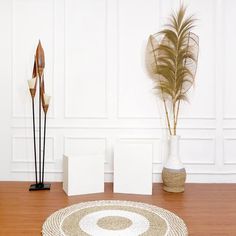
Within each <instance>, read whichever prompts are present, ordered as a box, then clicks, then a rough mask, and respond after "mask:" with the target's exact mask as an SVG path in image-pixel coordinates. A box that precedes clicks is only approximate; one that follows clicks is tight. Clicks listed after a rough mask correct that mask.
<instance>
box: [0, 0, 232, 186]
mask: <svg viewBox="0 0 236 236" xmlns="http://www.w3.org/2000/svg"><path fill="white" fill-rule="evenodd" d="M179 3H180V1H179V0H160V1H156V0H140V1H135V0H129V1H125V0H114V1H109V0H101V1H93V0H49V1H48V0H41V1H29V0H19V1H18V0H12V1H7V0H5V1H2V2H1V3H0V11H1V9H5V10H4V14H0V18H1V21H0V24H1V22H5V23H4V25H5V24H6V22H7V24H6V25H7V28H6V27H5V28H4V25H2V28H3V29H4V32H5V33H4V35H3V37H2V45H4V46H2V47H3V48H2V51H3V55H4V57H2V58H3V59H2V61H1V59H0V61H1V64H2V65H3V67H4V70H3V71H5V72H4V73H3V74H1V77H2V79H3V80H2V82H1V83H2V88H5V87H6V88H10V89H7V90H6V91H3V97H4V98H6V100H5V101H3V106H4V107H3V108H4V110H5V111H7V107H8V106H10V107H11V114H10V113H9V114H8V113H7V112H4V114H5V113H6V115H5V117H3V116H2V117H0V121H1V122H0V128H1V130H6V127H5V125H6V124H7V126H9V129H8V130H7V131H4V132H3V133H2V139H3V140H7V141H5V143H4V148H3V150H5V151H4V152H5V153H8V155H7V156H6V157H4V159H3V160H2V161H1V165H0V166H2V165H4V167H2V169H1V171H0V180H2V179H4V180H33V179H34V175H33V172H34V168H33V167H34V166H33V164H34V163H33V153H32V159H31V160H28V158H27V157H26V156H23V155H24V153H25V152H31V151H30V148H32V146H30V145H31V144H30V143H31V141H30V140H31V138H32V137H31V136H32V120H31V103H30V102H31V101H30V95H29V93H28V87H27V79H29V78H28V77H29V76H31V70H32V68H31V67H32V65H31V64H30V63H32V59H33V58H32V56H33V53H34V50H35V46H36V44H37V40H38V38H39V35H40V38H42V40H43V46H44V49H45V55H46V67H47V76H46V78H45V82H46V89H48V90H49V92H50V93H51V94H52V96H53V98H52V106H51V107H50V114H49V119H48V121H47V128H48V129H47V132H48V136H47V141H48V142H47V144H48V145H49V149H53V150H51V151H50V150H49V149H48V151H50V152H52V154H51V155H52V156H53V158H51V159H50V158H49V159H48V160H47V165H46V169H45V171H46V175H45V177H46V180H49V181H60V180H62V178H61V177H62V157H63V154H64V153H65V152H71V154H72V153H73V152H74V154H76V153H77V154H78V155H80V154H81V155H82V154H88V153H94V154H95V153H96V154H99V153H100V154H102V155H104V157H105V163H104V164H105V180H106V181H113V147H114V145H115V143H116V142H117V140H120V141H122V142H123V141H124V142H134V143H150V144H151V145H152V148H153V180H154V182H160V181H161V174H160V173H161V169H162V166H163V163H164V162H165V160H166V156H167V146H166V143H165V140H164V139H165V135H166V128H165V117H164V115H163V113H161V111H162V104H161V102H160V101H159V102H158V99H157V98H156V97H155V96H154V95H153V90H152V88H153V84H152V81H151V80H150V79H149V78H148V76H147V75H146V72H145V66H144V63H143V61H144V50H145V45H146V40H147V38H148V36H149V35H150V34H152V33H155V32H157V31H159V30H160V29H161V28H162V26H163V24H165V23H166V20H167V17H168V15H169V13H171V11H172V10H176V9H177V8H178V6H179ZM184 3H185V4H186V5H188V9H187V12H188V13H189V14H191V13H194V14H195V15H196V18H198V19H199V20H198V21H197V22H196V24H197V27H196V33H197V34H198V35H199V36H200V54H199V64H198V73H197V77H196V85H195V88H194V89H193V90H192V91H191V92H190V94H189V96H190V98H189V100H190V104H187V103H186V104H184V105H183V106H181V114H180V119H179V123H178V134H179V135H180V136H181V137H182V140H181V143H180V145H181V147H182V149H181V155H182V159H183V162H184V164H185V167H186V169H187V172H188V178H187V181H188V182H209V183H214V182H236V171H235V165H236V161H235V158H234V157H235V156H236V151H234V150H235V148H234V147H235V145H236V103H235V101H236V97H235V96H236V93H235V92H234V88H235V86H236V82H235V81H236V80H235V79H234V73H233V72H232V70H230V68H235V66H236V62H235V60H234V56H233V55H235V53H236V46H235V43H234V42H235V41H236V30H235V27H234V23H233V22H234V18H235V17H234V15H235V12H234V9H235V7H236V1H234V0H224V1H223V0H217V1H215V0H198V1H194V0H185V2H184ZM21 9H22V10H21ZM35 9H41V10H43V22H42V28H40V27H41V26H40V25H41V23H40V18H36V19H34V15H33V13H34V11H35ZM5 12H6V13H5ZM36 13H37V12H36ZM37 14H38V13H37ZM37 14H36V15H37ZM40 14H41V13H40ZM24 22H25V24H24ZM21 24H22V25H23V27H20V26H21ZM35 25H38V27H39V26H40V27H39V28H38V29H34V27H35ZM27 27H28V28H27ZM8 30H9V32H8ZM0 47H1V46H0ZM9 55H10V56H9ZM8 57H9V58H8ZM7 58H8V59H7ZM5 68H6V69H5ZM24 89H25V91H24ZM9 93H11V95H10V96H7V95H8V94H9ZM8 121H9V122H8ZM1 125H2V126H1ZM36 125H38V124H37V123H36ZM5 136H6V137H8V136H10V137H9V139H6V137H5ZM0 138H1V136H0ZM28 141H29V142H28ZM14 142H15V143H14ZM24 142H28V143H27V145H22V146H21V144H22V143H24ZM32 145H33V144H32ZM13 146H14V147H13ZM17 150H19V153H18V154H19V155H18V154H17V155H16V151H17ZM17 152H18V151H17ZM1 155H2V154H1ZM20 155H21V156H20ZM27 155H28V154H27ZM2 163H3V164H2ZM128 164H129V165H130V166H132V163H128Z"/></svg>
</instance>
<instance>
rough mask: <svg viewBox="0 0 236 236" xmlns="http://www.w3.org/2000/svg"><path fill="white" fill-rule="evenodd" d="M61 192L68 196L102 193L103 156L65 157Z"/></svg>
mask: <svg viewBox="0 0 236 236" xmlns="http://www.w3.org/2000/svg"><path fill="white" fill-rule="evenodd" d="M63 171H64V174H63V190H64V191H65V192H66V194H67V195H68V196H72V195H79V194H89V193H99V192H104V157H103V156H96V155H91V156H66V155H64V159H63Z"/></svg>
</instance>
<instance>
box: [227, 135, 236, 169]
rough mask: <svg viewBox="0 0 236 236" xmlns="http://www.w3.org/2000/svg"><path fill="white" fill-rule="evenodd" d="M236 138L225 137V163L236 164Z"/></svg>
mask: <svg viewBox="0 0 236 236" xmlns="http://www.w3.org/2000/svg"><path fill="white" fill-rule="evenodd" d="M235 147H236V138H225V139H224V164H226V165H231V164H234V165H235V164H236V148H235Z"/></svg>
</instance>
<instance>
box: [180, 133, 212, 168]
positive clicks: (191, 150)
mask: <svg viewBox="0 0 236 236" xmlns="http://www.w3.org/2000/svg"><path fill="white" fill-rule="evenodd" d="M180 157H181V160H182V161H183V163H184V164H200V165H208V164H210V165H213V164H215V141H214V139H213V138H197V137H195V138H182V139H181V141H180Z"/></svg>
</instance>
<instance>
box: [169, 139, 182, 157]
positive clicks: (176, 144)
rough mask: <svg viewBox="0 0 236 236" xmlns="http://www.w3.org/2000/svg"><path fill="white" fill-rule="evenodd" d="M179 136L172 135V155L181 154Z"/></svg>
mask: <svg viewBox="0 0 236 236" xmlns="http://www.w3.org/2000/svg"><path fill="white" fill-rule="evenodd" d="M179 138H180V137H179V136H177V135H175V136H174V135H172V136H170V156H179Z"/></svg>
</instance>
